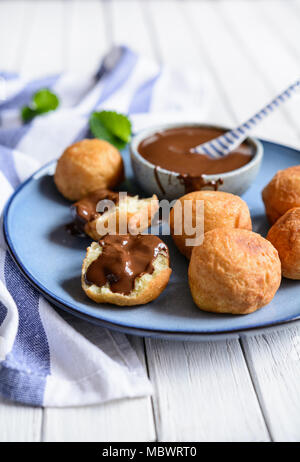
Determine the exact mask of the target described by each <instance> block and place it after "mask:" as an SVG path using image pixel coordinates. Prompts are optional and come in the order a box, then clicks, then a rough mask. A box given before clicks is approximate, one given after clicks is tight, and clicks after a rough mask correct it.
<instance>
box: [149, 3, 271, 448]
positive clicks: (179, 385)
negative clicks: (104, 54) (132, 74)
mask: <svg viewBox="0 0 300 462" xmlns="http://www.w3.org/2000/svg"><path fill="white" fill-rule="evenodd" d="M201 3H202V2H201ZM198 4H199V3H197V4H196V3H195V4H193V5H190V8H192V7H193V6H197V5H198ZM181 5H182V4H180V3H174V2H171V1H164V2H160V3H159V4H158V3H157V2H151V3H150V4H149V3H148V4H147V8H148V14H151V18H149V17H148V20H149V21H152V26H153V27H152V29H151V30H152V31H153V33H154V34H156V36H157V37H156V42H159V44H160V47H159V51H160V59H161V61H162V62H163V63H168V64H169V65H176V64H177V65H178V64H180V65H181V66H193V67H195V68H196V69H198V70H199V73H203V72H206V73H207V77H208V81H210V82H212V83H213V88H212V90H213V91H212V95H211V96H212V98H211V101H210V103H211V112H210V113H209V117H210V119H209V121H212V122H215V123H218V122H220V123H223V124H224V123H225V124H226V123H232V122H233V119H234V113H233V111H230V110H228V98H227V96H226V87H225V86H224V84H223V80H222V79H220V77H219V75H218V74H217V72H216V70H215V67H214V62H213V60H212V59H211V56H210V50H209V48H206V46H204V45H203V43H202V42H201V40H200V39H199V38H196V34H195V33H194V32H193V31H192V30H191V24H190V22H189V20H187V18H186V17H185V8H184V7H182V8H181ZM190 12H191V14H193V11H192V10H190ZM197 19H198V27H199V28H200V29H201V27H202V26H203V24H204V23H206V22H207V21H208V18H207V17H206V16H205V14H204V15H203V16H199V15H198V16H197ZM182 37H184V42H183V41H182ZM205 45H206V44H205ZM146 346H147V349H146V351H147V358H148V365H149V372H150V378H151V380H152V382H153V383H154V386H155V396H154V411H155V418H156V427H157V434H158V440H159V441H267V440H268V439H269V435H268V431H267V428H266V426H265V423H264V420H263V417H262V413H261V411H260V408H259V404H258V401H257V398H256V394H255V391H254V389H253V386H252V383H251V379H250V376H249V373H248V370H247V367H246V363H245V361H244V358H243V353H242V351H241V348H240V344H239V342H238V341H237V340H232V341H230V342H218V343H216V344H214V343H212V342H204V343H199V344H195V343H182V342H179V343H178V342H174V343H172V342H164V341H157V340H154V339H153V340H146ZM233 416H234V417H233Z"/></svg>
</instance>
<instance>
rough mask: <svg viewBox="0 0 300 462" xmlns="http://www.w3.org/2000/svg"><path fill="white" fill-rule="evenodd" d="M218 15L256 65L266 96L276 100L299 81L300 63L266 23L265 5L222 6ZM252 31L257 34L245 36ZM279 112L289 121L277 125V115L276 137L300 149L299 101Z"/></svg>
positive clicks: (255, 68) (243, 3) (268, 4)
mask: <svg viewBox="0 0 300 462" xmlns="http://www.w3.org/2000/svg"><path fill="white" fill-rule="evenodd" d="M265 8H267V11H269V10H270V9H271V8H272V4H271V3H270V2H268V3H267V2H265ZM218 11H219V13H220V14H221V15H222V20H223V21H224V24H226V27H227V28H228V29H229V30H230V32H231V33H232V35H233V37H234V39H235V41H236V43H237V45H238V46H239V47H240V48H241V49H242V51H243V53H244V54H245V56H247V58H248V59H249V61H251V63H252V64H253V69H254V71H255V72H256V73H257V74H258V75H259V76H260V79H261V81H262V82H263V83H264V85H265V87H266V95H267V92H268V93H269V94H270V96H271V95H272V96H276V94H278V93H279V92H280V91H281V90H283V89H284V88H286V87H287V86H288V85H289V84H290V83H292V82H293V80H296V79H297V78H298V77H299V63H298V60H297V59H296V57H295V56H294V53H293V51H292V50H291V49H288V48H287V47H286V44H285V43H284V42H283V41H282V40H281V38H280V36H279V34H278V33H276V31H275V30H274V29H272V28H270V23H269V22H267V21H265V19H264V18H265V15H262V14H261V2H260V3H259V4H258V3H257V2H249V1H244V2H234V1H232V0H228V2H226V4H225V3H223V2H220V8H219V9H218ZM251 30H253V31H255V33H248V34H246V33H245V31H251ZM254 71H253V72H254ZM251 96H252V95H251ZM279 111H280V112H281V113H282V114H283V115H284V119H285V120H283V124H277V123H275V120H276V119H275V117H278V115H277V111H276V114H275V113H274V114H273V115H272V119H271V120H272V121H274V135H273V137H275V139H276V140H278V141H280V142H282V143H287V144H293V145H296V146H299V145H300V128H299V123H298V120H299V115H300V112H299V104H298V99H297V98H293V99H292V100H291V101H289V102H288V103H286V104H285V105H283V106H282V107H281V108H280V109H279ZM288 130H289V131H288ZM292 130H293V132H292ZM293 133H294V134H293Z"/></svg>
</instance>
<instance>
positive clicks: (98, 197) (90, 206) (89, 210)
mask: <svg viewBox="0 0 300 462" xmlns="http://www.w3.org/2000/svg"><path fill="white" fill-rule="evenodd" d="M100 201H112V202H113V203H114V204H115V205H117V204H118V202H119V193H118V192H115V191H110V190H109V189H96V191H93V192H91V193H90V194H88V195H87V196H85V197H84V198H83V199H80V200H79V201H77V202H75V204H72V205H71V212H72V215H73V222H72V223H69V224H68V225H66V230H67V231H68V232H69V233H70V234H73V235H76V236H84V235H85V233H84V226H85V224H86V223H88V222H89V221H92V220H95V219H96V218H97V217H98V216H100V215H101V213H100V212H99V211H97V204H98V202H100Z"/></svg>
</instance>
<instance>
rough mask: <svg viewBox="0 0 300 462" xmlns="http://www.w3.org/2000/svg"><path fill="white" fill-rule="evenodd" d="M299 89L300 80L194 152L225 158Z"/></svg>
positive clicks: (197, 147) (196, 148)
mask: <svg viewBox="0 0 300 462" xmlns="http://www.w3.org/2000/svg"><path fill="white" fill-rule="evenodd" d="M299 89H300V80H297V81H296V82H295V83H293V84H292V85H290V86H289V87H288V88H287V89H286V90H284V91H283V92H282V93H280V95H278V96H276V98H274V99H273V100H272V101H271V102H270V103H269V104H267V105H266V106H264V107H263V108H262V109H261V110H260V111H259V112H257V113H256V114H255V115H254V116H252V117H251V118H250V119H248V120H247V121H246V122H244V123H243V124H242V125H240V126H239V127H237V128H235V129H234V130H231V131H229V132H227V133H225V134H224V135H221V136H219V137H218V138H215V139H213V140H211V141H208V142H207V143H203V144H200V145H199V146H196V147H195V148H194V152H197V153H198V154H206V155H209V156H210V157H215V158H220V157H222V156H225V155H226V154H228V153H229V152H231V151H233V150H234V149H235V148H237V147H238V146H239V145H240V144H241V143H242V142H243V141H244V140H245V139H246V138H247V136H248V134H249V132H250V130H252V128H253V127H254V126H255V125H257V124H258V123H259V122H260V121H262V120H263V119H264V118H265V117H267V116H268V115H270V114H271V112H273V111H274V110H275V109H277V108H278V107H279V106H280V105H281V104H282V103H284V102H285V101H287V100H288V99H289V98H291V97H292V96H293V95H294V93H296V91H298V90H299Z"/></svg>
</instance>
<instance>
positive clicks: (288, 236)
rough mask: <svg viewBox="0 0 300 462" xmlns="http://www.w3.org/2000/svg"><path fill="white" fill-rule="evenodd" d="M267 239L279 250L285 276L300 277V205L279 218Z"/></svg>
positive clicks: (290, 277)
mask: <svg viewBox="0 0 300 462" xmlns="http://www.w3.org/2000/svg"><path fill="white" fill-rule="evenodd" d="M267 239H268V240H269V241H270V242H271V243H272V244H273V245H274V247H275V248H276V249H277V251H278V254H279V258H280V261H281V268H282V274H283V276H284V277H286V278H289V279H300V207H295V208H293V209H290V210H288V211H287V212H286V213H285V214H284V215H283V216H282V217H281V218H279V219H278V220H277V221H276V223H275V224H274V225H273V226H272V228H271V229H270V230H269V232H268V235H267Z"/></svg>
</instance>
